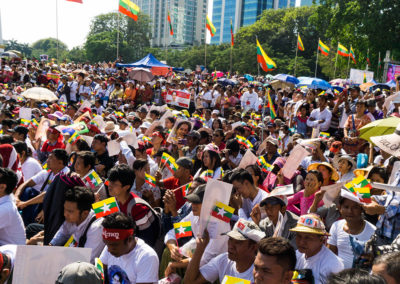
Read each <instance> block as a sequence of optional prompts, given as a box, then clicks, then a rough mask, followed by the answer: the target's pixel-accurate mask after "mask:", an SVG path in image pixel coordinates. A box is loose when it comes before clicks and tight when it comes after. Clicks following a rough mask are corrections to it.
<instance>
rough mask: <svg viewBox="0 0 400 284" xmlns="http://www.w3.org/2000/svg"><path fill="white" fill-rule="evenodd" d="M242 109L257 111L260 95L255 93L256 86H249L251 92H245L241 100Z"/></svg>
mask: <svg viewBox="0 0 400 284" xmlns="http://www.w3.org/2000/svg"><path fill="white" fill-rule="evenodd" d="M240 101H241V105H242V109H243V110H244V111H249V110H251V109H256V107H257V103H258V95H257V93H256V92H255V91H254V85H250V86H249V90H247V91H245V93H244V94H243V96H242V97H241V98H240Z"/></svg>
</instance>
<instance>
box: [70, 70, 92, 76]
mask: <svg viewBox="0 0 400 284" xmlns="http://www.w3.org/2000/svg"><path fill="white" fill-rule="evenodd" d="M72 73H74V74H79V73H83V74H85V75H89V73H88V72H87V71H86V70H84V69H76V70H74V71H72Z"/></svg>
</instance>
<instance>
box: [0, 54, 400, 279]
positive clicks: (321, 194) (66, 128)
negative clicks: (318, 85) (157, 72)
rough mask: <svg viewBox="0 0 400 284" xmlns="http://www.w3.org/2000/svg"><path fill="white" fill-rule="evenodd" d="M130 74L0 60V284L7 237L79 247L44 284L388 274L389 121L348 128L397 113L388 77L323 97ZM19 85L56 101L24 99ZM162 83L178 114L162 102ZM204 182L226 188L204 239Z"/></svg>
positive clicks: (396, 241) (396, 213)
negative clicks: (181, 95) (185, 100)
mask: <svg viewBox="0 0 400 284" xmlns="http://www.w3.org/2000/svg"><path fill="white" fill-rule="evenodd" d="M129 74H130V72H129V70H127V69H125V68H117V67H116V65H115V63H109V64H105V63H104V64H94V65H90V64H75V63H62V64H59V65H57V64H55V63H54V62H49V63H48V62H37V61H31V60H28V61H24V62H9V61H7V60H4V59H3V60H2V62H1V70H0V124H1V135H0V158H1V159H0V164H2V167H1V168H0V220H1V221H0V283H12V277H13V273H12V272H13V270H14V269H15V267H14V264H17V265H18V260H17V261H16V257H15V256H16V252H17V250H18V246H20V245H39V246H66V247H82V248H83V247H84V248H90V249H91V255H90V261H89V262H74V263H71V264H68V265H67V266H65V267H64V268H63V269H62V271H61V272H60V274H59V276H58V279H57V280H56V279H54V281H56V283H103V281H105V283H188V284H192V283H207V282H210V283H218V282H219V283H222V282H223V281H232V282H224V283H239V282H240V281H244V282H241V283H257V284H261V283H265V284H274V283H277V284H285V283H314V284H320V283H321V284H324V283H327V284H336V283H387V284H396V283H397V284H398V283H400V237H399V233H400V222H397V221H400V207H399V203H400V195H399V193H398V190H399V189H400V187H399V186H400V166H399V164H400V163H399V161H400V159H399V157H400V151H399V150H398V149H399V145H400V144H399V143H400V123H398V125H399V127H397V129H394V128H395V127H394V128H393V127H392V128H391V130H392V131H391V132H390V129H389V126H388V125H386V126H385V127H386V128H387V130H388V131H386V132H382V133H388V134H378V135H375V136H376V137H378V139H374V138H373V135H372V136H371V137H372V139H370V137H367V138H365V137H364V138H361V134H360V129H361V128H362V127H364V126H366V125H368V124H369V123H372V122H376V123H378V122H379V120H382V121H383V120H387V119H399V122H400V118H399V117H400V113H399V112H400V93H398V91H399V82H398V81H397V88H396V89H387V90H384V89H376V90H374V91H369V90H367V91H365V92H364V91H361V90H360V88H359V87H358V86H356V85H354V86H351V87H350V88H348V89H344V90H343V91H341V92H337V91H335V90H333V89H332V90H331V89H328V90H318V89H308V88H296V87H295V86H293V87H292V88H274V87H273V86H272V85H270V84H269V82H268V81H267V80H266V79H265V78H263V77H257V78H256V79H255V81H251V82H249V81H248V80H247V79H245V78H243V77H239V76H238V75H233V76H232V77H231V79H233V80H231V81H230V82H232V81H233V82H235V83H234V84H227V85H225V84H221V83H218V81H217V80H216V78H214V76H212V75H211V74H210V75H209V74H203V73H196V72H193V73H192V74H186V75H185V74H170V75H169V76H167V77H165V78H164V77H154V79H153V80H152V81H150V82H139V81H135V80H132V79H130V76H129ZM33 87H42V88H46V89H48V90H50V91H51V92H52V93H54V94H55V95H56V97H57V100H54V101H48V100H47V99H44V98H43V99H40V97H39V96H38V98H37V99H33V98H30V99H27V98H25V96H24V92H26V91H27V90H29V89H31V88H33ZM172 90H179V91H180V92H185V93H188V94H190V105H189V107H188V108H186V107H181V106H177V105H173V104H167V103H166V96H167V95H168V93H169V91H172ZM375 126H377V124H376V125H375ZM382 127H383V126H382ZM299 149H300V150H299ZM299 152H302V153H306V154H305V155H304V156H302V158H301V159H300V160H299V159H297V160H296V155H298V153H299ZM250 156H251V157H255V158H256V159H248V157H250ZM288 161H289V162H288ZM293 161H295V162H293ZM296 162H297V163H298V165H297V164H296V165H294V169H293V164H290V163H296ZM288 168H290V169H292V170H291V171H289V172H288V171H287V170H286V169H288ZM211 179H213V180H219V181H221V182H223V183H224V184H228V185H230V187H231V195H230V199H229V204H225V205H224V206H226V208H228V209H226V210H228V211H229V210H230V209H229V208H232V214H230V215H229V214H228V215H229V217H226V218H228V219H227V222H228V223H229V228H230V229H229V230H227V231H226V232H224V233H223V234H221V235H217V236H214V235H211V234H210V233H209V231H208V230H207V229H205V230H204V228H202V226H201V220H200V215H201V212H202V204H203V203H205V202H207V200H206V199H205V198H204V197H205V194H206V193H207V190H209V187H208V185H209V184H210V180H211ZM349 184H352V187H350V186H349ZM213 190H218V189H215V188H214V189H213ZM110 200H111V201H110ZM93 204H94V206H93ZM96 204H102V205H101V206H102V207H98V206H97V205H96ZM203 208H204V207H203ZM108 211H110V212H113V213H111V214H109V213H107V212H108ZM99 212H100V213H99ZM102 212H103V215H101V213H102ZM223 212H224V211H223ZM225 212H227V211H225ZM99 214H100V215H99ZM207 214H208V213H207ZM210 214H211V212H210ZM221 216H222V215H221ZM224 216H225V215H224ZM212 218H214V217H212ZM220 222H223V221H220ZM177 224H178V226H177ZM180 234H182V236H183V237H181V236H180ZM98 263H101V264H102V265H101V266H102V267H103V268H102V269H98ZM32 265H35V264H34V263H32ZM234 277H236V278H239V280H238V279H236V278H234ZM103 278H104V280H103ZM224 279H225V280H224ZM235 279H236V280H235ZM234 281H239V282H234ZM246 281H247V282H246Z"/></svg>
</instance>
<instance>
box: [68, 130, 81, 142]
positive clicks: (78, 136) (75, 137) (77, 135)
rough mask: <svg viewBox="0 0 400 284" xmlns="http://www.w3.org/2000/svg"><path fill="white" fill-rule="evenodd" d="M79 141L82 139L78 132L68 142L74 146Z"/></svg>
mask: <svg viewBox="0 0 400 284" xmlns="http://www.w3.org/2000/svg"><path fill="white" fill-rule="evenodd" d="M79 139H81V136H80V135H79V133H78V131H75V132H74V134H72V136H71V137H70V138H69V139H68V141H67V142H68V143H69V144H71V145H74V144H75V143H76V142H77V141H78V140H79Z"/></svg>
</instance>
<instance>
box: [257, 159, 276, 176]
mask: <svg viewBox="0 0 400 284" xmlns="http://www.w3.org/2000/svg"><path fill="white" fill-rule="evenodd" d="M257 164H258V165H259V166H260V168H261V170H262V171H263V172H264V173H268V172H270V171H272V169H273V167H272V166H271V165H270V164H268V163H267V161H265V158H264V156H260V157H258V158H257Z"/></svg>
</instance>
